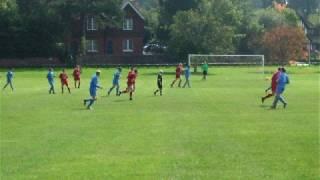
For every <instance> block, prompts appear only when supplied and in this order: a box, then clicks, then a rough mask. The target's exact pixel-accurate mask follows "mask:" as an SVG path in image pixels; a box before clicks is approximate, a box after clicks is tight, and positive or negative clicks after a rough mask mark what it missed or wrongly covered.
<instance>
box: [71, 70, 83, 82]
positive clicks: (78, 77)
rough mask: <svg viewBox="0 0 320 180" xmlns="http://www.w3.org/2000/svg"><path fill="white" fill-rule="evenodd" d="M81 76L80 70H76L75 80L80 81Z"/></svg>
mask: <svg viewBox="0 0 320 180" xmlns="http://www.w3.org/2000/svg"><path fill="white" fill-rule="evenodd" d="M80 74H81V72H80V69H78V68H75V69H74V71H73V77H74V79H75V80H79V79H80Z"/></svg>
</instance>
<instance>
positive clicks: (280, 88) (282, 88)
mask: <svg viewBox="0 0 320 180" xmlns="http://www.w3.org/2000/svg"><path fill="white" fill-rule="evenodd" d="M284 89H285V88H284V87H277V90H276V93H277V94H282V93H283V92H284Z"/></svg>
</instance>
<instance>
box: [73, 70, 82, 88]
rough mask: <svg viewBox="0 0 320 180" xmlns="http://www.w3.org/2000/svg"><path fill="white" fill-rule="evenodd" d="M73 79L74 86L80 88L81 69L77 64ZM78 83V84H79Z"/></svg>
mask: <svg viewBox="0 0 320 180" xmlns="http://www.w3.org/2000/svg"><path fill="white" fill-rule="evenodd" d="M72 75H73V79H74V88H77V87H78V88H80V75H81V69H80V66H79V65H77V66H76V67H75V68H74V70H73V73H72ZM77 83H78V86H77Z"/></svg>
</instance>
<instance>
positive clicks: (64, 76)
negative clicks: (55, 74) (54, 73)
mask: <svg viewBox="0 0 320 180" xmlns="http://www.w3.org/2000/svg"><path fill="white" fill-rule="evenodd" d="M59 78H60V80H61V82H67V81H68V75H67V74H66V73H61V74H60V75H59Z"/></svg>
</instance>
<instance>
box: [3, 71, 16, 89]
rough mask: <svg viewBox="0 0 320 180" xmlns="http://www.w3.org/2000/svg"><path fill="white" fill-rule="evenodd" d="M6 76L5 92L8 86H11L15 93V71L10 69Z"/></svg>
mask: <svg viewBox="0 0 320 180" xmlns="http://www.w3.org/2000/svg"><path fill="white" fill-rule="evenodd" d="M6 76H7V83H6V85H4V87H3V90H4V89H6V88H7V86H8V85H10V87H11V89H12V91H13V90H14V88H13V84H12V82H13V69H12V68H11V69H9V71H8V72H7V75H6Z"/></svg>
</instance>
